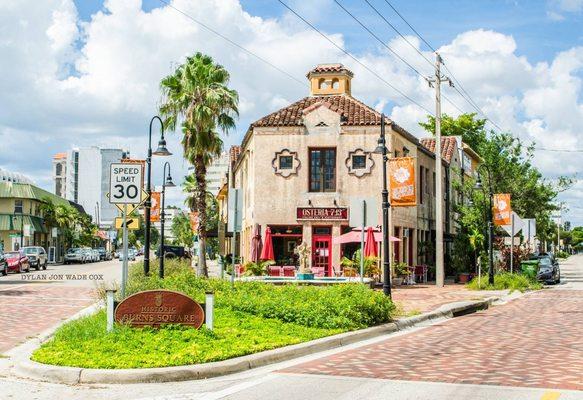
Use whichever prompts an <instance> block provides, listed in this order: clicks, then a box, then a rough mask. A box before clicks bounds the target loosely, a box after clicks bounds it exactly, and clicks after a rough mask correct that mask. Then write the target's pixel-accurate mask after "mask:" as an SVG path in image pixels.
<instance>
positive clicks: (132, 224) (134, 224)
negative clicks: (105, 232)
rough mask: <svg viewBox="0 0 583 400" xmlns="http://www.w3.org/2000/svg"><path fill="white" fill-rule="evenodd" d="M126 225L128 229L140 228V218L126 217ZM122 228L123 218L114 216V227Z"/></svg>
mask: <svg viewBox="0 0 583 400" xmlns="http://www.w3.org/2000/svg"><path fill="white" fill-rule="evenodd" d="M127 226H128V229H129V230H136V229H140V220H139V219H138V218H128V219H127ZM121 228H123V218H120V217H116V218H115V229H121Z"/></svg>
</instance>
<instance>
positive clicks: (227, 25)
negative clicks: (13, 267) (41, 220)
mask: <svg viewBox="0 0 583 400" xmlns="http://www.w3.org/2000/svg"><path fill="white" fill-rule="evenodd" d="M338 1H339V2H340V3H342V4H343V5H345V6H346V8H347V9H348V10H349V11H350V12H351V13H353V14H354V15H355V16H356V17H358V18H359V19H361V20H362V21H363V22H364V23H365V24H366V26H367V27H369V29H371V30H372V31H374V32H375V33H376V34H377V35H378V36H379V37H380V38H381V39H382V41H383V42H384V43H388V44H389V45H390V46H391V47H392V48H395V49H397V51H398V52H399V53H400V54H401V55H403V56H404V57H405V58H406V59H407V60H408V61H409V62H411V63H413V64H415V66H416V68H418V69H419V70H420V71H421V73H422V74H423V75H425V74H428V73H431V72H432V66H431V65H428V64H427V63H425V62H424V60H423V59H421V58H420V57H419V55H418V54H417V53H416V51H414V50H413V49H412V48H410V47H409V46H408V44H407V43H405V42H404V41H403V40H401V39H400V38H399V37H398V36H397V35H396V33H395V32H394V31H392V30H391V28H390V27H389V26H387V25H386V24H385V23H384V22H383V21H382V20H381V19H380V18H379V17H378V16H377V15H376V14H375V13H374V11H373V10H372V9H371V8H370V7H369V6H368V5H367V4H366V1H365V0H338ZM368 1H370V2H371V3H372V4H373V5H374V6H375V7H377V8H378V9H379V10H380V12H382V13H383V15H385V16H386V18H387V19H388V20H389V21H391V23H393V24H394V25H395V26H396V27H397V28H398V29H399V30H400V31H401V32H402V33H403V34H405V35H412V32H411V31H410V30H409V29H408V28H407V26H406V25H405V24H404V23H403V22H402V21H401V20H400V19H399V18H398V17H397V16H396V15H395V13H394V12H393V11H392V10H391V9H390V7H389V6H388V5H387V3H386V2H385V0H368ZM389 1H390V2H391V3H392V4H393V5H394V6H395V7H396V8H397V9H398V10H399V11H400V12H401V13H402V14H403V15H404V16H405V17H406V18H407V20H408V21H409V22H410V23H411V24H412V25H413V26H414V27H415V28H416V29H417V30H418V31H419V32H420V33H421V34H422V35H423V36H424V38H425V39H426V40H427V41H428V42H430V43H431V45H432V46H433V47H435V48H438V49H439V50H440V53H441V54H442V55H443V56H444V59H445V62H446V65H447V66H448V67H449V68H450V69H451V71H452V72H453V73H454V74H455V76H456V77H457V78H458V79H459V80H461V81H462V83H463V86H464V88H465V89H466V90H467V91H468V92H469V93H470V94H471V95H472V98H473V100H474V101H476V102H477V103H478V104H479V106H480V107H481V108H482V109H483V110H485V111H486V113H487V114H488V116H489V118H491V119H492V120H494V121H496V122H497V123H498V124H499V125H500V126H502V127H503V128H504V129H505V130H510V131H512V132H513V133H514V134H516V135H518V136H520V137H521V138H522V139H523V140H525V141H526V142H529V143H530V142H532V141H536V143H537V145H539V146H541V147H545V148H554V149H555V150H557V149H574V148H581V147H583V144H582V143H583V33H582V32H581V27H582V26H583V0H546V1H506V0H482V1H470V0H465V1H461V0H449V1H445V0H433V1H404V0H389ZM285 2H287V3H288V4H290V5H291V6H292V7H293V8H295V9H296V10H297V11H298V12H300V13H301V14H302V15H304V16H305V17H306V18H307V19H308V20H309V21H311V22H312V23H313V24H315V25H316V26H317V27H318V28H320V29H322V30H323V31H325V32H326V33H327V34H329V35H332V36H333V37H334V38H335V40H336V41H343V42H344V43H345V46H346V48H347V49H348V50H349V51H350V52H351V53H353V54H354V55H355V57H357V58H358V59H359V61H361V62H363V63H365V64H367V65H368V66H369V67H370V68H371V69H373V70H374V71H375V72H376V73H377V75H380V76H383V77H384V79H385V80H386V81H387V82H390V83H391V84H392V85H394V87H397V88H398V89H399V90H401V91H403V92H405V93H407V95H408V96H409V97H410V98H412V99H413V102H411V101H410V99H405V98H404V97H403V96H401V95H400V94H399V93H398V92H397V91H396V90H394V89H393V88H390V87H388V86H387V85H385V84H383V82H381V81H380V80H379V79H378V78H377V77H375V76H373V75H371V74H370V72H368V71H367V70H365V69H364V68H362V66H361V65H359V64H358V63H356V62H354V60H352V59H350V58H349V57H347V56H345V55H344V54H342V53H341V52H340V51H338V49H336V48H334V47H333V46H331V45H330V44H329V43H328V42H326V41H325V40H324V39H323V38H321V37H320V36H318V35H317V34H316V33H314V32H313V31H311V30H310V29H309V28H308V27H306V26H305V25H304V24H303V23H302V22H300V21H299V20H297V18H295V17H294V16H293V15H291V14H290V13H289V12H287V11H286V10H285V8H284V7H283V6H282V5H281V4H279V2H278V1H277V0H172V4H174V5H176V6H177V7H179V8H181V9H182V11H184V12H186V13H187V14H189V15H191V16H193V18H196V19H198V20H200V21H203V22H204V23H206V24H207V25H209V26H211V27H213V28H214V29H216V30H219V31H221V32H222V33H223V34H224V35H226V36H228V37H230V38H231V39H233V40H235V41H237V42H238V43H240V44H241V45H242V46H245V47H247V48H249V49H253V51H254V52H256V53H258V54H260V55H261V56H262V57H263V58H265V59H268V60H270V61H271V62H272V63H274V64H275V65H277V66H278V67H279V68H281V69H284V70H286V71H287V72H289V73H290V74H292V75H293V76H295V77H297V78H298V79H299V80H300V81H302V82H305V74H306V72H307V71H309V70H310V69H311V68H313V67H314V65H316V64H318V63H326V62H342V63H344V64H345V65H347V67H349V68H351V69H352V70H353V71H354V73H355V76H354V79H353V85H352V89H353V92H352V94H353V95H354V96H355V97H357V98H358V99H359V100H361V101H363V102H365V103H367V104H369V105H371V106H373V107H375V108H376V109H378V110H382V111H384V112H385V113H387V115H389V116H390V117H391V118H393V119H394V120H395V121H396V122H397V123H398V124H399V125H401V126H403V127H405V128H406V129H408V130H409V131H410V132H411V133H413V134H415V135H417V136H426V135H427V132H424V131H422V130H421V129H420V127H419V125H418V123H419V122H420V121H422V120H425V118H426V116H427V113H426V112H425V111H424V110H423V109H424V108H425V109H433V107H434V105H433V103H434V98H433V92H432V90H431V89H430V88H429V87H428V85H427V84H426V82H425V81H424V80H423V79H422V78H420V77H419V76H417V75H416V74H415V73H413V71H411V70H410V69H409V68H408V67H406V66H405V65H404V64H403V63H401V61H399V60H398V59H396V58H395V57H394V56H393V55H392V54H390V53H389V52H388V51H387V50H386V49H385V48H384V47H382V46H381V45H380V44H379V43H378V42H376V41H375V40H374V39H373V38H371V37H370V36H369V34H368V33H367V32H366V31H364V30H363V29H362V27H360V26H359V25H358V24H357V23H356V22H355V21H353V20H352V19H351V18H350V17H349V16H348V15H347V14H345V13H344V11H343V10H342V9H341V8H340V7H339V6H338V5H336V4H334V0H308V1H306V0H285ZM140 7H141V8H140ZM241 7H242V9H243V11H245V12H246V13H247V14H245V13H243V12H241V11H240V10H241ZM257 17H260V18H257ZM0 36H2V38H3V39H2V40H0V53H1V54H2V56H3V61H4V60H8V61H9V62H5V63H0V76H1V77H2V79H0V103H1V104H3V106H4V107H2V108H0V142H2V143H3V145H4V146H6V147H7V148H11V149H13V151H11V152H3V153H2V154H1V155H0V167H2V168H5V169H8V170H11V171H18V172H22V173H24V174H26V175H28V176H30V177H31V178H32V179H33V180H34V181H35V182H37V183H38V184H39V186H41V187H43V188H46V189H48V190H51V189H52V186H53V182H52V175H51V157H52V154H54V153H57V152H60V151H64V150H67V149H70V148H71V147H86V146H93V145H96V146H113V147H123V148H125V149H128V150H130V151H131V153H132V154H133V155H135V156H136V157H139V156H140V155H141V154H143V153H144V152H145V150H144V149H145V146H146V144H145V141H146V135H145V133H146V130H147V124H148V121H149V120H150V118H151V117H152V115H154V114H155V113H156V112H157V108H158V107H157V105H158V103H159V101H160V90H159V87H158V82H159V81H160V79H161V78H162V77H164V76H165V75H167V74H169V73H171V71H172V68H173V66H175V65H176V64H177V63H179V62H181V61H182V60H183V59H184V57H185V56H187V55H191V54H193V53H194V52H195V51H201V52H203V53H206V54H209V55H210V56H212V57H213V58H214V59H215V60H216V61H217V62H219V63H221V64H222V65H224V66H225V67H226V68H227V69H228V70H229V71H230V73H231V85H232V87H233V88H234V89H236V90H237V91H238V92H239V94H240V99H241V101H240V118H239V121H238V123H237V129H236V131H235V132H232V133H231V134H230V135H229V136H228V137H225V144H226V145H227V146H228V145H231V144H239V143H240V141H241V139H242V137H243V135H244V133H245V131H246V130H247V128H248V126H249V123H251V122H252V121H254V120H256V119H258V118H260V117H262V116H264V115H266V114H268V113H270V112H273V111H275V110H277V109H278V108H280V107H283V106H285V105H287V104H289V103H290V102H292V101H295V100H298V99H299V98H301V97H304V96H306V95H307V94H308V92H307V85H306V84H304V83H298V82H294V81H292V80H290V79H289V78H287V77H285V76H284V75H282V74H281V73H280V72H277V71H275V70H273V69H272V68H270V67H269V66H266V65H265V64H263V63H261V62H260V61H258V60H257V59H255V58H253V57H250V56H248V55H247V54H245V53H243V52H241V51H240V50H238V49H236V48H234V47H232V46H231V45H230V44H228V43H226V42H225V41H224V40H223V39H220V38H218V37H217V36H215V35H213V34H211V33H209V32H206V31H204V30H203V29H201V28H200V27H199V26H197V25H196V24H195V23H194V22H193V21H191V20H189V19H188V18H186V17H185V16H184V15H182V14H180V13H179V12H177V11H176V10H174V9H172V8H169V7H167V6H165V5H164V4H163V3H161V2H160V1H159V0H142V1H141V2H140V0H107V1H105V3H104V1H102V0H43V1H42V2H39V1H38V0H3V1H2V2H0ZM409 40H411V41H412V43H417V42H419V41H418V40H417V39H416V38H415V37H413V36H409ZM414 45H416V44H414ZM418 50H419V51H422V52H423V53H424V55H425V56H426V57H429V58H433V57H434V56H433V54H432V53H431V51H430V49H429V48H428V47H427V46H425V45H424V44H423V43H419V48H418ZM444 93H447V95H448V96H449V97H451V98H452V99H453V100H454V101H455V102H456V103H457V105H459V106H461V108H463V111H464V112H471V111H473V109H472V108H471V106H469V105H468V104H467V103H465V102H464V100H463V99H462V98H461V97H459V95H458V94H457V93H456V92H455V91H454V89H451V88H447V87H446V88H444ZM15 94H16V95H15ZM443 111H444V112H445V113H448V114H450V115H454V116H455V115H457V114H458V112H457V111H456V110H455V109H454V108H453V107H452V106H450V105H448V104H447V103H444V110H443ZM168 140H169V146H172V148H173V152H174V153H175V156H174V158H173V163H174V164H173V172H174V171H176V173H175V175H176V176H177V177H180V176H183V175H184V174H186V171H187V167H188V165H186V163H185V162H184V161H183V159H182V157H181V154H180V153H181V152H180V150H179V149H180V144H179V135H177V134H170V135H169V136H168ZM31 142H34V143H42V146H29V143H31ZM21 154H27V155H28V157H26V158H23V157H21V156H20V155H21ZM534 161H535V165H536V166H537V167H538V168H539V169H540V170H541V171H542V173H543V174H544V176H545V177H547V178H549V179H555V178H556V177H557V176H559V175H569V176H573V175H575V174H578V176H579V177H581V175H583V161H582V157H581V153H560V152H556V153H550V152H537V154H536V157H535V160H534ZM153 172H154V176H155V180H159V178H161V177H160V176H158V175H160V174H161V173H160V171H157V167H156V169H155V170H154V171H153ZM560 199H561V200H562V201H565V202H567V203H568V205H569V206H571V212H570V213H569V217H568V218H569V219H571V220H572V221H573V223H574V224H578V225H583V209H582V208H580V207H581V206H580V204H583V181H578V183H577V184H576V185H575V186H574V187H573V188H572V189H571V190H569V191H568V192H565V193H564V194H562V195H561V198H560ZM169 200H170V202H171V203H173V204H181V203H182V200H183V195H182V194H181V193H180V191H179V189H176V190H175V191H174V192H173V193H172V194H171V195H170V196H169Z"/></svg>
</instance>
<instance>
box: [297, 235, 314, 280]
mask: <svg viewBox="0 0 583 400" xmlns="http://www.w3.org/2000/svg"><path fill="white" fill-rule="evenodd" d="M296 253H297V254H298V256H299V263H300V274H311V273H312V270H311V268H310V254H311V249H310V246H308V245H307V244H306V242H302V243H301V244H300V245H299V246H297V247H296Z"/></svg>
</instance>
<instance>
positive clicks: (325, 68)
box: [306, 64, 354, 77]
mask: <svg viewBox="0 0 583 400" xmlns="http://www.w3.org/2000/svg"><path fill="white" fill-rule="evenodd" d="M335 72H346V73H347V74H348V75H350V76H353V75H354V74H353V73H352V71H351V70H349V69H348V68H346V67H345V66H344V65H342V64H318V65H316V67H315V68H314V69H312V70H311V71H310V72H308V74H307V75H306V76H308V77H309V76H310V74H326V73H335Z"/></svg>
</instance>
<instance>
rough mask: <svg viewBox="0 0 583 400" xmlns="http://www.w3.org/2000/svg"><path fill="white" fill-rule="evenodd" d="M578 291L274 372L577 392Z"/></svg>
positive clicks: (581, 351) (582, 305)
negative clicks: (572, 390)
mask: <svg viewBox="0 0 583 400" xmlns="http://www.w3.org/2000/svg"><path fill="white" fill-rule="evenodd" d="M582 310H583V291H554V290H553V291H550V290H548V291H541V292H536V293H532V294H529V295H527V296H525V297H523V298H521V299H518V300H514V301H512V302H510V303H509V304H506V305H504V306H498V307H494V308H492V309H490V310H488V311H485V312H480V313H476V314H472V315H467V316H464V317H460V318H456V319H452V320H448V321H445V322H442V323H439V324H436V325H433V326H431V327H428V328H426V329H423V330H419V331H416V332H412V333H411V334H408V335H404V336H398V337H395V338H390V339H388V340H385V341H382V342H378V343H375V344H372V345H368V346H364V347H360V348H357V349H353V350H348V351H344V352H340V353H337V354H335V355H332V356H329V357H325V358H321V359H317V360H315V361H311V362H307V363H304V364H300V365H297V366H294V367H291V368H288V369H285V370H283V371H281V372H292V373H301V374H324V375H336V376H349V377H369V378H383V379H394V380H408V381H435V382H450V383H473V384H487V385H502V386H522V387H544V388H556V389H574V390H583V340H582V336H581V332H582V328H583V311H582Z"/></svg>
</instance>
